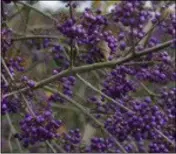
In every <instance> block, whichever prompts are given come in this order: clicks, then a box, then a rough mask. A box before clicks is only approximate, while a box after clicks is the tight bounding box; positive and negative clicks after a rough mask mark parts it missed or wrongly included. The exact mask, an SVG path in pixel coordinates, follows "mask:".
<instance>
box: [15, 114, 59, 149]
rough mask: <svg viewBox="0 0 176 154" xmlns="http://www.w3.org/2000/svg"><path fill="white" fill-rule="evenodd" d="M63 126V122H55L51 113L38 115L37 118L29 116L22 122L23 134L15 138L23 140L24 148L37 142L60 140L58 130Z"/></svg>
mask: <svg viewBox="0 0 176 154" xmlns="http://www.w3.org/2000/svg"><path fill="white" fill-rule="evenodd" d="M61 125H62V121H60V120H55V119H54V117H53V115H52V112H51V111H44V112H43V113H37V114H36V116H35V117H34V115H31V114H27V115H26V116H25V118H24V119H23V120H21V121H20V128H21V132H20V133H19V134H16V135H15V136H16V137H17V138H18V139H19V140H22V142H23V145H24V147H28V146H29V145H33V144H35V143H37V142H44V141H46V140H51V139H54V138H58V137H59V134H58V133H57V129H59V127H60V126H61Z"/></svg>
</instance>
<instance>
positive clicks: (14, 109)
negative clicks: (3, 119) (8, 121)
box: [1, 97, 21, 115]
mask: <svg viewBox="0 0 176 154" xmlns="http://www.w3.org/2000/svg"><path fill="white" fill-rule="evenodd" d="M20 109H21V101H20V99H19V98H10V97H9V98H4V99H2V100H1V114H2V115H5V114H6V113H18V112H19V111H20Z"/></svg>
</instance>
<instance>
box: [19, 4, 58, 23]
mask: <svg viewBox="0 0 176 154" xmlns="http://www.w3.org/2000/svg"><path fill="white" fill-rule="evenodd" d="M17 3H18V4H21V5H24V6H26V7H28V8H31V9H32V10H34V11H36V12H38V13H40V14H41V15H43V16H45V17H48V18H49V19H51V20H53V21H55V22H57V21H58V20H57V19H56V18H54V17H52V16H51V15H49V14H46V13H44V12H42V11H40V10H38V9H37V8H35V7H33V6H32V5H30V4H27V3H24V2H21V1H17Z"/></svg>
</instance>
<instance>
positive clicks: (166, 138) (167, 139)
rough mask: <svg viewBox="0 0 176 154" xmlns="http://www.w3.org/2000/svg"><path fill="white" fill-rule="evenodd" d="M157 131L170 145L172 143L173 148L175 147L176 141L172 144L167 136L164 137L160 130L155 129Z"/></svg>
mask: <svg viewBox="0 0 176 154" xmlns="http://www.w3.org/2000/svg"><path fill="white" fill-rule="evenodd" d="M155 131H156V132H157V133H158V134H160V135H161V136H162V137H163V138H164V139H165V140H166V141H168V142H169V143H171V145H172V146H173V147H175V143H174V141H173V142H172V141H171V140H170V139H169V138H168V137H167V136H166V135H164V134H163V133H162V132H161V131H160V130H158V129H156V128H155Z"/></svg>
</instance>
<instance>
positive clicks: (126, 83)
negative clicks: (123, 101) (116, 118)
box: [102, 66, 135, 98]
mask: <svg viewBox="0 0 176 154" xmlns="http://www.w3.org/2000/svg"><path fill="white" fill-rule="evenodd" d="M127 73H128V74H133V71H132V70H130V69H128V68H126V67H125V66H120V67H117V68H116V69H114V70H113V71H112V72H110V73H109V74H108V75H107V77H106V79H105V81H104V83H103V86H104V88H103V89H102V92H104V93H105V94H107V95H108V96H110V97H112V98H120V97H122V96H123V95H126V94H127V93H128V92H130V91H135V84H134V82H133V81H132V80H129V79H128V78H127Z"/></svg>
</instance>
